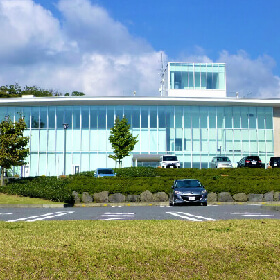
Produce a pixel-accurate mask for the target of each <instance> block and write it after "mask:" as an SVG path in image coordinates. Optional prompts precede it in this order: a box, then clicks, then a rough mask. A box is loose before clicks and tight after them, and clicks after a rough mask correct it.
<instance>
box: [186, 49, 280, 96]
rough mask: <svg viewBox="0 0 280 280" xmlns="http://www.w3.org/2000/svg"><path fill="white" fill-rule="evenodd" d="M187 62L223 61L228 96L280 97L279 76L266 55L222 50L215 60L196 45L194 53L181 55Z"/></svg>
mask: <svg viewBox="0 0 280 280" xmlns="http://www.w3.org/2000/svg"><path fill="white" fill-rule="evenodd" d="M181 61H187V62H204V63H206V62H210V63H211V62H223V63H226V80H227V94H228V96H231V97H233V96H235V94H236V92H238V93H239V96H240V97H248V98H252V97H258V98H280V77H278V76H275V75H274V74H273V68H274V67H275V61H274V60H273V59H272V58H271V57H270V56H268V55H263V56H260V57H258V58H257V59H251V58H250V57H249V55H248V54H247V53H246V52H245V51H243V50H240V51H239V52H238V53H237V54H230V53H229V52H227V51H225V50H224V51H222V52H221V53H220V55H219V58H218V59H217V61H213V60H212V59H210V58H209V57H208V56H207V54H205V51H204V50H203V49H202V48H199V47H197V48H196V50H195V51H194V54H192V55H189V56H186V55H184V56H182V57H181Z"/></svg>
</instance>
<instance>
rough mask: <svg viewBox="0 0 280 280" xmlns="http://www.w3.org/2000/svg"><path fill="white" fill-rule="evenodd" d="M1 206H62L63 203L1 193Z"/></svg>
mask: <svg viewBox="0 0 280 280" xmlns="http://www.w3.org/2000/svg"><path fill="white" fill-rule="evenodd" d="M0 204H61V202H53V201H50V200H46V199H41V198H31V197H25V196H19V195H8V194H3V193H0Z"/></svg>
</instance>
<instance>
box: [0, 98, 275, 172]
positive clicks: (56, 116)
mask: <svg viewBox="0 0 280 280" xmlns="http://www.w3.org/2000/svg"><path fill="white" fill-rule="evenodd" d="M135 104H137V103H135ZM18 113H20V114H22V115H24V116H25V120H26V123H27V126H28V129H27V130H26V131H25V135H26V136H29V137H30V144H29V145H30V156H29V158H28V159H27V161H28V162H29V175H30V176H37V175H61V174H63V168H64V148H66V174H72V173H74V170H75V169H76V170H77V168H78V169H79V171H87V170H94V169H96V168H97V167H115V162H114V161H113V160H112V159H110V158H108V155H109V154H110V153H111V152H112V149H111V144H110V142H109V140H108V137H109V135H110V128H111V127H112V126H113V125H114V120H115V118H116V116H120V117H121V116H124V115H125V116H126V118H127V119H128V121H129V123H130V125H131V130H132V133H133V135H134V136H136V135H138V140H139V142H138V143H137V144H136V146H135V149H134V151H133V154H166V153H170V154H176V155H177V156H178V159H179V160H180V162H181V166H182V167H193V168H207V167H209V162H210V161H211V159H212V157H213V156H216V155H220V154H221V155H226V156H228V157H229V158H230V159H231V161H232V162H237V161H238V160H239V159H240V158H241V157H242V156H245V155H249V154H256V155H259V156H260V157H261V159H262V161H263V162H267V161H268V159H269V157H270V156H273V154H274V143H273V108H272V107H257V106H256V107H254V106H202V105H201V106H194V105H191V106H183V105H182V106H178V105H139V106H137V105H100V106H97V105H96V106H90V105H73V106H68V105H67V106H65V105H63V106H36V105H35V106H34V105H33V106H30V107H28V106H21V107H20V106H8V107H3V106H2V107H0V119H1V120H2V119H3V118H4V117H5V116H6V115H9V116H10V117H11V118H12V119H13V118H18ZM63 123H68V124H69V128H68V129H67V131H66V147H64V129H63ZM131 165H132V156H129V157H127V158H125V159H124V161H123V166H131ZM14 173H17V174H19V175H20V173H21V170H20V168H15V169H14Z"/></svg>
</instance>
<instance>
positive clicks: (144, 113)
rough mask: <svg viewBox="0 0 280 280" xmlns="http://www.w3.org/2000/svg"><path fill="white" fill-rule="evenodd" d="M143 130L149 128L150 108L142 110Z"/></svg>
mask: <svg viewBox="0 0 280 280" xmlns="http://www.w3.org/2000/svg"><path fill="white" fill-rule="evenodd" d="M141 128H148V108H142V109H141Z"/></svg>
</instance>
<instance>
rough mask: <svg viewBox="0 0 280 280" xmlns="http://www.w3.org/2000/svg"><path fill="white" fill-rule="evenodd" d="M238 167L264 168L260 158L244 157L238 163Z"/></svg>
mask: <svg viewBox="0 0 280 280" xmlns="http://www.w3.org/2000/svg"><path fill="white" fill-rule="evenodd" d="M237 167H256V168H261V167H262V161H261V159H260V157H259V156H246V157H243V158H242V159H241V160H240V161H239V162H238V163H237Z"/></svg>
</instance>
